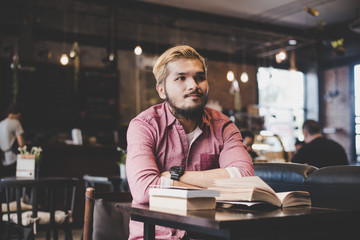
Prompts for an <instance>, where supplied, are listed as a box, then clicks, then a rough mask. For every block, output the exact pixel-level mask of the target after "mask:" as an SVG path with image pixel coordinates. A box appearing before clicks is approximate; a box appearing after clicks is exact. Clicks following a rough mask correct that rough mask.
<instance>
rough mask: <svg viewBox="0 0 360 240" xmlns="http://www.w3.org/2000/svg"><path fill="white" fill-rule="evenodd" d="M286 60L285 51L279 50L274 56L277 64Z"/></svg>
mask: <svg viewBox="0 0 360 240" xmlns="http://www.w3.org/2000/svg"><path fill="white" fill-rule="evenodd" d="M286 58H287V54H286V51H285V49H281V50H280V52H279V53H278V54H276V55H275V60H276V62H277V63H281V62H282V61H284V60H285V59H286Z"/></svg>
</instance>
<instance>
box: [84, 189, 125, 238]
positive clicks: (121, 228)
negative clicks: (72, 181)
mask: <svg viewBox="0 0 360 240" xmlns="http://www.w3.org/2000/svg"><path fill="white" fill-rule="evenodd" d="M131 201H132V197H131V194H130V192H106V193H98V192H95V189H94V188H93V187H89V188H87V189H86V193H85V213H84V228H83V236H82V239H83V240H103V239H106V240H112V239H114V240H115V239H116V240H121V239H128V237H129V220H130V216H129V213H128V212H119V211H115V204H116V203H117V202H131Z"/></svg>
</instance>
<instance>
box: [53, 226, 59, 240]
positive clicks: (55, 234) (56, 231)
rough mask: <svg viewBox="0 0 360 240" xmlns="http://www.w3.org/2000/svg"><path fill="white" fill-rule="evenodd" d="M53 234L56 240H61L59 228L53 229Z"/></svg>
mask: <svg viewBox="0 0 360 240" xmlns="http://www.w3.org/2000/svg"><path fill="white" fill-rule="evenodd" d="M53 234H54V240H59V234H58V230H57V228H54V229H53Z"/></svg>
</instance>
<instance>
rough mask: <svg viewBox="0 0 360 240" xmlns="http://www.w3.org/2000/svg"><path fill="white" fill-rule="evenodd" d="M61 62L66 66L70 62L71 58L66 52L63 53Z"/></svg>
mask: <svg viewBox="0 0 360 240" xmlns="http://www.w3.org/2000/svg"><path fill="white" fill-rule="evenodd" d="M60 63H61V64H62V65H64V66H65V65H67V64H68V63H69V58H68V56H67V55H66V54H65V53H64V54H63V55H61V58H60Z"/></svg>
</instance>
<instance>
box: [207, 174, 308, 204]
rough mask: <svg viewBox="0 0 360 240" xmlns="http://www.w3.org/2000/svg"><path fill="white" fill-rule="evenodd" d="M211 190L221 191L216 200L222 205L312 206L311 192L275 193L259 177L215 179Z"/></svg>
mask: <svg viewBox="0 0 360 240" xmlns="http://www.w3.org/2000/svg"><path fill="white" fill-rule="evenodd" d="M209 189H212V190H219V191H220V196H219V197H216V200H217V201H218V202H222V203H226V202H228V203H231V204H236V203H237V202H238V204H242V202H243V201H246V202H266V203H270V204H272V205H274V206H277V207H293V206H310V205H311V198H310V194H309V192H306V191H289V192H275V191H274V190H273V189H272V188H271V187H270V186H269V185H268V184H266V183H265V182H264V181H263V180H262V179H261V178H260V177H258V176H251V177H243V178H232V179H229V178H227V179H215V180H214V185H213V186H212V187H210V188H209Z"/></svg>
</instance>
